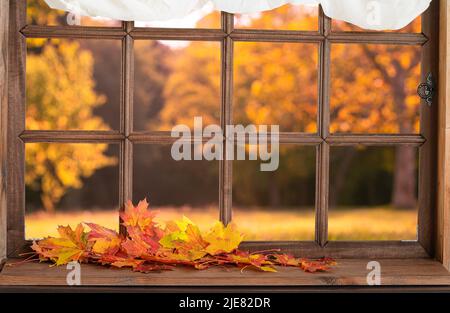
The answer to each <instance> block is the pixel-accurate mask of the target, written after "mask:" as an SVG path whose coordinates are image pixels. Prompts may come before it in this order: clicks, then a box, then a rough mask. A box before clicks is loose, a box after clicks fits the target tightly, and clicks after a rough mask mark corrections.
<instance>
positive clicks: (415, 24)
mask: <svg viewBox="0 0 450 313" xmlns="http://www.w3.org/2000/svg"><path fill="white" fill-rule="evenodd" d="M331 29H332V31H336V32H337V31H341V32H342V31H345V32H347V31H350V32H367V31H369V32H375V31H374V30H367V29H362V28H360V27H358V26H356V25H353V24H350V23H346V22H343V21H338V20H333V21H332V24H331ZM385 32H395V33H421V32H422V17H421V16H419V17H418V18H416V19H415V20H414V21H412V22H411V23H410V24H409V25H407V26H405V27H403V28H402V29H399V30H394V31H385Z"/></svg>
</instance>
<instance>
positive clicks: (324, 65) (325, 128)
mask: <svg viewBox="0 0 450 313" xmlns="http://www.w3.org/2000/svg"><path fill="white" fill-rule="evenodd" d="M330 31H331V19H330V18H329V17H327V16H326V15H325V13H324V12H323V9H322V7H320V11H319V32H320V34H321V35H323V36H324V37H325V38H326V37H327V36H328V35H329V33H330ZM319 57H320V61H319V76H320V77H319V109H318V116H317V125H318V130H319V136H320V137H321V138H322V139H323V140H324V141H323V142H322V143H321V144H320V146H318V147H317V157H316V226H315V228H316V233H315V239H316V242H317V243H318V244H319V246H321V247H323V246H325V244H326V243H327V241H328V202H329V201H328V200H329V182H330V146H329V144H328V143H327V142H326V141H325V139H326V138H327V137H328V135H329V133H330V90H331V84H330V77H331V76H330V75H331V73H330V65H331V45H330V42H329V40H328V39H325V40H324V41H323V42H322V43H321V44H320V47H319Z"/></svg>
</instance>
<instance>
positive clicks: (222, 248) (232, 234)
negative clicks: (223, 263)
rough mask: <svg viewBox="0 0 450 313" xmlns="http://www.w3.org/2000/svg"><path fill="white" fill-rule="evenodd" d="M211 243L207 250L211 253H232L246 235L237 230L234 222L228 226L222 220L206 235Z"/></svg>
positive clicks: (205, 237) (206, 238)
mask: <svg viewBox="0 0 450 313" xmlns="http://www.w3.org/2000/svg"><path fill="white" fill-rule="evenodd" d="M204 239H205V241H206V242H207V243H208V244H209V245H208V246H207V247H206V252H208V253H209V254H211V255H217V254H221V253H231V252H233V251H234V250H236V249H237V248H238V246H239V244H240V243H241V242H242V240H243V239H244V236H243V235H242V234H241V233H239V232H238V231H237V230H236V227H235V225H234V224H233V223H230V224H228V225H227V226H226V227H225V226H224V225H223V223H221V222H217V223H216V224H215V225H214V227H213V228H212V229H211V230H210V231H209V232H208V233H207V234H206V235H205V236H204Z"/></svg>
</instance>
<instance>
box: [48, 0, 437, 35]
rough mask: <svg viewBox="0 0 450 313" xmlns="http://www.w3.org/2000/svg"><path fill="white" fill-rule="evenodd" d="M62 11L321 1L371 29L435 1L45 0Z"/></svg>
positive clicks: (137, 16) (135, 16)
mask: <svg viewBox="0 0 450 313" xmlns="http://www.w3.org/2000/svg"><path fill="white" fill-rule="evenodd" d="M45 1H46V2H47V4H48V5H49V6H50V7H52V8H54V9H59V10H64V11H68V12H72V13H75V14H79V15H83V16H91V17H104V18H110V19H115V20H123V21H149V22H150V21H164V20H168V19H175V18H182V17H184V16H186V15H188V14H190V13H192V12H194V11H195V10H199V9H201V8H202V7H203V6H205V5H206V4H207V3H210V2H212V4H213V5H214V8H215V9H216V10H219V11H225V12H229V13H257V12H262V11H267V10H271V9H274V8H277V7H280V6H282V5H285V4H288V3H290V4H306V5H318V4H321V5H322V7H323V10H324V12H325V14H326V15H327V16H329V17H331V18H333V19H337V20H341V21H345V22H349V23H352V24H354V25H357V26H359V27H361V28H364V29H369V30H397V29H400V28H403V27H405V26H406V25H408V24H409V23H410V22H412V21H413V20H414V19H415V18H416V17H418V16H419V15H420V14H422V13H423V12H424V11H425V10H426V9H427V8H428V6H429V5H430V2H431V0H95V1H93V0H45Z"/></svg>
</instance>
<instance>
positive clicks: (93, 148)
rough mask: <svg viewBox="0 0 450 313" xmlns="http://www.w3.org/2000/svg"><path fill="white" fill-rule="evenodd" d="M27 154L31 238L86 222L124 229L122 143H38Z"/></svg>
mask: <svg viewBox="0 0 450 313" xmlns="http://www.w3.org/2000/svg"><path fill="white" fill-rule="evenodd" d="M25 152H26V153H25V184H26V193H25V194H26V196H25V198H26V211H25V212H26V215H25V237H26V239H39V238H43V237H46V236H54V235H57V227H58V226H59V225H64V226H66V225H68V224H69V225H70V226H72V227H75V226H76V225H77V224H78V223H81V222H94V223H99V224H101V225H103V226H105V227H109V228H111V229H118V226H119V215H118V206H119V194H118V192H119V166H118V159H119V149H118V145H106V144H59V143H58V144H56V143H39V144H38V143H33V144H26V147H25Z"/></svg>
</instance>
